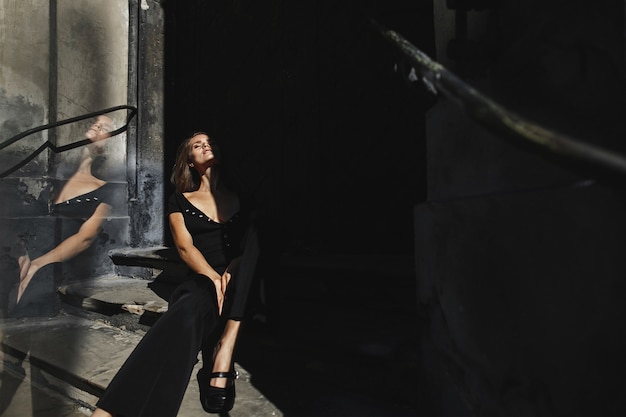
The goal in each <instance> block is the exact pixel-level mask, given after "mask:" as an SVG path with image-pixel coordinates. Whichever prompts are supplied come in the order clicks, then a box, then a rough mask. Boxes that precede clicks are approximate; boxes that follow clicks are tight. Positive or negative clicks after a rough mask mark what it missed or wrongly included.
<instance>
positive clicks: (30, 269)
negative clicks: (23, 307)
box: [17, 256, 39, 303]
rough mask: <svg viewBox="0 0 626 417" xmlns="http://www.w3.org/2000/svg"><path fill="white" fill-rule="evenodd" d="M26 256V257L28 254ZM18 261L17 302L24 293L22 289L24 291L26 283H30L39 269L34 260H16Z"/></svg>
mask: <svg viewBox="0 0 626 417" xmlns="http://www.w3.org/2000/svg"><path fill="white" fill-rule="evenodd" d="M26 257H27V258H28V256H26ZM20 258H23V257H20ZM18 262H19V263H20V285H19V287H18V288H17V302H18V303H19V302H20V299H21V298H22V295H24V291H26V287H28V284H30V281H31V280H32V279H33V277H34V276H35V274H36V273H37V271H38V270H39V266H38V265H37V264H36V262H31V261H30V259H27V260H24V261H23V262H20V261H19V260H18Z"/></svg>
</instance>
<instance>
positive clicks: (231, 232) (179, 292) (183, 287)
mask: <svg viewBox="0 0 626 417" xmlns="http://www.w3.org/2000/svg"><path fill="white" fill-rule="evenodd" d="M175 212H180V213H182V215H183V218H184V220H185V226H186V227H187V229H188V230H189V232H190V233H191V235H192V236H193V241H194V245H195V246H196V247H197V248H198V249H199V250H200V252H201V253H202V254H203V255H204V257H205V258H206V260H207V262H208V263H209V264H210V265H211V267H213V269H215V270H216V271H217V272H218V273H219V274H220V275H221V274H223V273H224V271H225V270H226V268H227V266H228V265H229V263H230V262H231V261H232V260H233V259H234V258H236V257H238V256H241V257H242V258H241V262H240V268H239V270H238V271H237V274H236V275H234V276H233V277H232V278H231V281H230V282H229V284H228V288H227V292H226V297H225V300H224V307H223V310H222V315H221V316H220V315H219V314H218V311H217V297H216V293H215V285H214V284H213V281H212V280H211V279H209V278H208V277H206V276H204V275H200V274H196V273H190V274H189V275H188V276H187V278H186V279H185V280H184V281H183V282H182V283H181V284H179V285H178V286H176V288H175V290H174V291H173V293H172V296H171V297H170V298H169V300H168V301H169V307H168V310H167V312H166V313H164V314H163V316H162V317H160V318H159V319H158V320H157V321H156V323H155V324H154V325H152V327H151V328H150V330H149V331H148V333H147V334H146V335H145V336H144V338H143V339H142V340H141V342H140V343H139V344H138V345H137V347H136V348H135V350H134V351H133V353H131V355H130V356H129V358H128V359H127V360H126V362H125V363H124V365H123V366H122V367H121V368H120V370H119V372H118V373H117V375H116V376H115V377H114V378H113V380H112V381H111V383H110V384H109V386H108V388H107V390H106V392H105V394H104V395H103V396H102V397H101V398H100V400H99V401H98V404H97V405H98V407H100V408H102V409H104V410H106V411H108V412H110V413H112V414H116V415H120V416H126V417H131V416H132V417H140V416H146V417H157V416H175V415H176V414H177V413H178V410H179V408H180V404H181V402H182V400H183V396H184V394H185V390H186V389H187V385H188V383H189V379H190V376H191V373H192V371H193V367H194V365H195V364H196V362H197V357H198V352H199V351H200V350H202V351H203V358H204V359H205V361H204V362H205V363H206V364H207V366H211V365H210V363H211V360H210V358H212V348H213V346H214V343H215V341H217V340H218V338H219V336H220V335H221V333H222V330H223V326H224V324H225V323H226V320H227V319H236V320H238V319H241V318H242V317H243V315H244V308H245V304H246V299H247V296H248V291H249V288H250V283H251V280H252V275H253V271H254V267H255V263H256V257H257V253H258V246H257V244H256V237H255V232H254V229H253V227H252V222H251V211H250V208H249V206H248V204H247V203H246V201H245V200H242V199H240V210H239V212H238V213H237V214H235V215H234V216H233V217H232V218H231V219H229V220H228V221H226V222H224V223H217V222H215V221H213V220H211V219H210V218H209V217H207V216H206V215H205V214H204V213H202V212H201V211H200V210H198V209H197V208H196V207H194V206H193V205H192V204H191V203H190V202H189V200H187V199H186V198H185V196H184V195H182V194H180V193H176V194H174V195H173V196H172V197H171V198H170V200H169V203H168V214H170V213H175ZM207 359H208V360H207ZM209 372H210V369H209ZM207 383H208V382H207Z"/></svg>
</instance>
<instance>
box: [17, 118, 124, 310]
mask: <svg viewBox="0 0 626 417" xmlns="http://www.w3.org/2000/svg"><path fill="white" fill-rule="evenodd" d="M112 130H113V124H112V121H111V119H110V118H108V117H107V116H98V118H97V119H96V121H95V122H94V123H93V124H92V125H91V126H90V127H89V129H88V130H87V132H86V133H85V136H86V137H87V138H88V139H90V140H91V142H92V143H91V144H89V145H87V146H84V147H82V148H81V159H80V162H79V165H78V168H77V170H76V172H74V173H73V174H72V175H71V176H70V178H69V179H67V180H66V181H65V183H64V184H63V185H62V186H61V187H60V189H59V191H58V192H55V193H54V195H53V196H52V200H51V204H50V213H51V214H52V215H53V216H55V217H56V218H57V219H59V222H62V225H61V226H59V224H57V227H60V230H61V233H62V236H61V241H60V243H59V244H57V245H56V246H55V247H54V248H52V249H51V250H49V251H47V252H45V253H42V254H40V255H38V256H37V257H35V258H33V259H31V258H30V256H29V254H28V253H26V254H24V255H22V256H20V257H19V258H18V263H19V269H20V281H19V283H18V284H16V285H15V287H14V288H13V290H12V291H11V293H10V295H9V305H8V316H9V317H38V316H53V315H55V314H56V312H57V308H58V307H57V305H58V303H57V296H56V287H57V284H58V282H55V276H56V275H57V274H55V273H54V266H55V265H58V264H59V263H60V262H64V261H68V260H70V259H72V258H74V257H75V256H76V255H78V254H79V253H82V252H84V251H85V250H86V249H87V248H89V247H90V246H91V244H92V243H93V241H94V240H95V239H96V237H97V236H98V233H99V232H100V231H101V228H102V223H103V221H104V220H105V218H106V217H107V215H108V214H109V211H110V209H111V205H110V196H111V191H110V187H109V186H108V184H107V183H106V182H105V181H104V180H102V179H99V178H96V177H95V176H94V175H93V173H92V168H93V165H94V161H95V160H97V159H98V157H99V156H101V155H102V153H103V149H104V144H105V142H106V140H105V139H107V138H108V137H109V132H111V131H112ZM63 278H64V279H67V278H68V277H63ZM58 279H59V278H58Z"/></svg>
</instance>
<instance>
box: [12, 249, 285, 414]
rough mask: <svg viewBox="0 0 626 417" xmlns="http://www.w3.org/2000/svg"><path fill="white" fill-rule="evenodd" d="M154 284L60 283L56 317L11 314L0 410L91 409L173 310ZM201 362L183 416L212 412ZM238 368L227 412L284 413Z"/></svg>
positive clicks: (111, 280)
mask: <svg viewBox="0 0 626 417" xmlns="http://www.w3.org/2000/svg"><path fill="white" fill-rule="evenodd" d="M142 259H143V258H142ZM161 266H163V265H161ZM148 282H150V281H149V280H146V279H137V278H129V277H124V276H107V277H101V278H97V279H93V280H90V281H89V282H86V283H81V284H80V285H79V286H78V285H70V286H66V287H63V288H61V289H60V294H61V298H62V301H63V309H62V312H61V314H59V315H58V316H56V317H53V318H37V319H18V320H16V319H11V320H5V321H4V322H3V325H2V330H3V332H4V335H3V338H2V348H3V352H4V364H3V368H4V369H3V372H2V378H1V380H0V415H1V416H7V417H8V416H11V417H13V416H15V417H27V416H37V417H41V416H51V417H66V416H67V417H75V416H85V415H90V414H91V411H92V410H93V408H94V405H95V403H96V401H97V399H98V397H99V396H100V395H101V394H102V393H103V392H104V389H105V388H106V386H107V385H108V383H109V381H110V380H111V378H112V377H113V376H114V375H115V373H116V372H117V370H118V369H119V367H120V366H121V365H122V363H123V362H124V360H125V359H126V358H127V357H128V355H129V354H130V353H131V351H132V350H133V349H134V347H135V346H136V344H137V343H138V342H139V340H140V339H141V338H142V336H143V335H144V334H145V332H146V331H147V330H148V329H149V326H150V324H151V323H153V322H154V320H155V319H156V318H157V317H158V316H159V315H160V314H162V312H163V311H165V310H166V309H167V304H166V302H165V301H164V300H162V299H161V298H159V297H158V296H157V295H155V294H154V293H153V292H152V290H150V289H149V288H148V287H147V284H148ZM200 367H201V362H199V363H198V364H197V365H196V368H195V369H194V372H193V374H192V377H191V382H190V384H189V386H188V389H187V392H186V394H185V398H184V401H183V404H182V407H181V409H180V412H179V414H178V415H179V416H180V417H185V416H189V417H191V416H199V415H203V414H206V413H205V412H204V411H203V410H202V408H201V405H200V402H199V400H198V398H199V393H198V387H197V384H196V382H195V373H196V372H197V370H198V369H199V368H200ZM235 367H236V369H237V370H238V371H239V375H240V376H239V379H238V380H237V401H236V403H235V407H234V409H233V410H232V411H231V412H230V413H229V415H230V416H231V417H237V416H246V417H248V416H281V415H282V413H281V411H280V410H278V409H277V408H276V407H275V406H274V405H273V404H272V403H271V402H270V401H268V400H267V399H266V398H265V397H264V396H263V395H262V394H261V393H260V392H259V391H257V389H256V388H255V387H254V386H253V385H252V384H251V375H250V374H249V373H248V372H247V371H246V370H245V369H243V368H242V367H241V366H239V364H237V363H236V364H235Z"/></svg>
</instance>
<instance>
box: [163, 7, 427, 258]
mask: <svg viewBox="0 0 626 417" xmlns="http://www.w3.org/2000/svg"><path fill="white" fill-rule="evenodd" d="M430 3H431V2H429V1H421V2H409V1H392V2H376V1H341V2H336V1H298V2H297V3H294V2H288V1H280V0H260V1H256V0H255V1H223V0H216V1H198V0H185V1H175V2H174V1H172V2H167V3H166V4H165V11H166V28H165V39H166V45H165V54H166V59H165V62H166V65H165V70H166V97H165V119H166V123H165V131H166V135H165V136H166V141H165V146H166V161H165V163H166V165H165V166H166V172H169V169H168V167H171V166H172V163H173V155H174V153H175V147H176V145H177V144H178V143H179V142H180V141H181V140H182V139H183V138H184V137H186V136H188V135H189V134H190V133H192V132H193V131H198V130H201V131H207V132H208V133H209V134H210V135H211V136H213V137H214V138H215V139H217V140H218V141H219V143H220V144H221V146H222V148H223V151H224V154H225V158H226V160H227V162H228V164H229V166H230V167H231V168H232V169H233V170H234V171H235V173H236V176H237V178H238V179H239V181H240V184H241V187H242V188H243V189H244V190H245V191H248V192H252V193H254V194H255V195H256V196H257V199H258V200H259V202H260V207H262V209H263V212H264V214H265V215H266V217H267V219H268V221H270V222H271V225H272V226H271V229H272V232H271V235H272V238H273V240H274V243H273V245H275V246H276V247H277V248H278V250H279V251H288V252H298V253H310V252H314V253H319V252H322V253H325V252H334V253H381V252H383V253H403V254H412V252H413V243H412V241H413V233H412V231H413V226H412V222H413V218H412V210H413V205H414V204H415V203H416V202H418V201H421V200H423V199H424V192H425V178H424V172H425V167H424V160H423V158H424V147H425V141H424V117H423V116H424V115H423V110H424V106H425V104H426V103H428V98H424V97H420V96H419V94H416V93H415V92H414V91H412V90H410V89H409V88H407V85H406V84H405V82H404V81H403V79H404V78H403V77H404V76H403V74H401V73H400V71H399V70H398V68H397V66H396V64H397V63H398V61H397V57H396V56H395V55H394V53H393V52H392V49H391V48H390V47H389V45H387V44H386V43H385V41H383V40H382V39H381V38H380V36H379V35H378V34H377V33H376V32H375V31H374V30H373V28H372V26H371V24H370V19H372V18H373V19H376V20H377V21H379V23H382V24H385V25H388V26H390V27H393V28H394V29H395V30H397V31H401V32H402V33H403V34H404V36H406V37H407V38H408V39H410V40H411V41H413V42H414V43H415V44H416V45H418V46H419V47H420V48H422V49H423V50H424V51H426V52H427V53H428V52H431V51H432V49H433V45H432V44H433V41H432V39H433V33H432V10H431V9H432V5H431V4H430Z"/></svg>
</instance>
